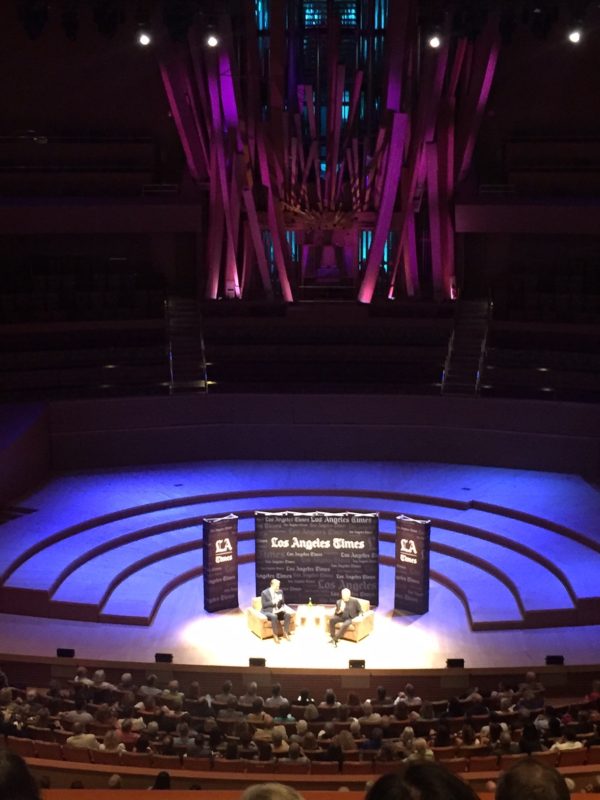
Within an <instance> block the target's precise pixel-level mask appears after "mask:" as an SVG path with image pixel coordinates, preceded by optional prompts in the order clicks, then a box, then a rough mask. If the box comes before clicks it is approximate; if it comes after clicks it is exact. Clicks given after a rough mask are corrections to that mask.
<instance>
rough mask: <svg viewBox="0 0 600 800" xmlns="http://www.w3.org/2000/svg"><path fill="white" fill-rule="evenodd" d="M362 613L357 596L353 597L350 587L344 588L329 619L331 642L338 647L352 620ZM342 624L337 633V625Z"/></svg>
mask: <svg viewBox="0 0 600 800" xmlns="http://www.w3.org/2000/svg"><path fill="white" fill-rule="evenodd" d="M361 614H362V609H361V607H360V603H359V602H358V600H357V599H356V597H352V596H351V594H350V589H342V592H341V597H340V599H339V600H338V601H337V603H336V604H335V611H334V614H333V616H332V617H331V619H330V620H329V635H330V636H331V639H330V640H329V643H330V644H334V645H335V646H336V647H337V643H338V640H339V639H340V638H341V637H342V636H343V635H344V633H345V632H346V631H347V630H348V628H349V627H350V625H352V620H353V619H354V618H355V617H358V616H360V615H361ZM337 625H340V626H341V627H340V629H339V631H337V633H336V626H337Z"/></svg>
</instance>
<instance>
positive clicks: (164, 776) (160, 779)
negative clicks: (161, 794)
mask: <svg viewBox="0 0 600 800" xmlns="http://www.w3.org/2000/svg"><path fill="white" fill-rule="evenodd" d="M150 788H151V789H170V788H171V776H170V775H169V773H168V772H165V771H164V770H162V771H161V772H159V773H158V775H157V776H156V778H155V779H154V783H153V784H152V786H151V787H150Z"/></svg>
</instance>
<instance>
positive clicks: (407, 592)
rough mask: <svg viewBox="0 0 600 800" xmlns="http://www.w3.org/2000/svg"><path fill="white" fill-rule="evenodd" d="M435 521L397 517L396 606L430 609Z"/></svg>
mask: <svg viewBox="0 0 600 800" xmlns="http://www.w3.org/2000/svg"><path fill="white" fill-rule="evenodd" d="M430 528H431V520H428V519H411V518H410V517H406V516H404V514H401V515H400V516H399V517H396V576H395V592H394V608H395V609H396V610H397V611H410V612H411V613H413V614H425V613H426V612H427V611H429V537H430Z"/></svg>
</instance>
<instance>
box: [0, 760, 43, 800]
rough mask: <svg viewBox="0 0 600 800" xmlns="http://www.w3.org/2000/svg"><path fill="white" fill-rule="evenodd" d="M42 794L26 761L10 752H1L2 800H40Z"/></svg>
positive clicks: (0, 779)
mask: <svg viewBox="0 0 600 800" xmlns="http://www.w3.org/2000/svg"><path fill="white" fill-rule="evenodd" d="M39 797H40V793H39V790H38V787H37V784H36V782H35V779H34V777H33V775H32V774H31V772H30V771H29V768H28V766H27V764H26V763H25V760H24V759H22V758H21V756H18V755H16V754H15V753H10V752H9V751H8V750H0V798H2V800H39Z"/></svg>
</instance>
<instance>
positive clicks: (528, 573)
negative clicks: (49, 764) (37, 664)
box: [0, 464, 600, 630]
mask: <svg viewBox="0 0 600 800" xmlns="http://www.w3.org/2000/svg"><path fill="white" fill-rule="evenodd" d="M239 466H240V465H238V467H239ZM242 466H243V467H244V468H245V469H247V465H242ZM261 466H262V465H258V469H257V472H259V473H260V472H261V471H262V472H264V470H261ZM283 466H284V469H283V471H282V472H281V473H280V474H279V475H278V476H277V478H278V480H273V478H274V475H275V473H274V471H273V469H272V468H271V470H272V471H271V473H270V475H269V477H270V479H271V482H270V483H268V484H264V485H263V487H260V486H259V485H258V480H257V475H256V474H255V473H254V471H253V470H249V471H248V472H247V477H248V484H249V486H248V488H247V489H246V490H243V489H241V488H240V485H239V482H240V481H239V477H240V476H239V475H237V474H236V475H235V479H234V480H232V479H231V478H232V474H231V472H229V469H228V468H222V465H219V468H218V469H216V470H215V471H214V473H213V474H212V475H211V480H210V481H206V475H204V476H203V477H204V478H205V479H204V480H203V481H202V483H203V485H204V486H206V488H207V489H209V490H210V491H207V492H205V493H200V492H197V493H196V492H195V493H194V494H193V495H187V496H183V495H182V496H177V493H173V492H172V491H171V487H174V488H184V487H182V486H178V485H177V483H171V484H170V486H169V490H168V491H163V493H162V496H163V498H164V499H163V500H159V501H158V502H157V501H156V494H154V496H153V497H152V493H151V492H150V491H149V488H150V486H151V483H152V477H153V471H152V470H150V471H149V472H148V473H146V474H145V476H144V477H143V479H142V478H141V476H139V475H138V479H139V480H138V481H137V483H138V485H137V486H136V485H135V484H136V481H134V482H133V484H134V485H133V487H132V482H131V476H130V475H128V474H127V473H126V472H125V473H117V474H114V473H111V474H110V476H109V477H108V479H107V480H106V481H105V482H103V483H101V481H102V479H103V478H105V476H104V475H102V474H99V475H98V476H96V479H97V481H98V482H99V485H98V486H97V487H96V489H95V491H94V488H93V486H92V485H91V483H90V476H83V477H82V478H81V483H82V487H80V488H83V493H84V494H86V493H87V494H88V495H92V496H93V497H94V501H95V502H94V503H92V504H88V505H86V506H85V508H86V509H87V508H90V510H92V511H96V512H103V513H97V514H95V515H90V516H89V517H87V516H86V514H85V513H83V512H82V511H78V512H77V510H76V509H74V508H73V505H72V504H71V505H70V506H69V509H68V512H67V513H65V514H62V513H61V511H60V503H61V502H62V503H63V504H64V503H66V502H67V500H68V496H69V494H70V492H71V491H72V490H73V489H74V488H77V482H78V476H68V477H66V478H65V479H57V480H56V481H55V482H54V483H53V485H52V486H51V487H50V490H49V491H46V492H45V491H44V490H42V492H41V495H44V494H46V498H45V499H46V501H48V496H50V497H51V502H49V503H48V502H47V504H46V505H44V506H43V507H41V506H40V505H39V504H38V508H39V511H38V515H39V516H38V517H37V518H36V520H35V524H34V525H32V526H30V527H29V529H28V530H27V531H25V528H26V524H25V523H26V522H27V521H29V520H22V519H20V520H14V521H12V522H9V523H6V524H5V525H4V526H3V534H4V536H5V541H6V544H7V547H6V548H3V553H2V556H0V564H1V565H2V569H3V576H4V579H3V583H2V586H1V587H0V603H1V608H2V610H4V611H15V610H16V609H17V608H18V610H19V612H20V613H36V614H40V613H44V614H46V615H48V616H54V617H59V618H65V619H90V620H99V621H108V622H123V623H134V624H149V623H150V622H151V620H152V618H153V616H154V614H155V613H156V611H157V609H158V608H159V606H160V604H161V602H162V601H163V599H164V598H165V597H166V595H167V594H168V593H169V592H170V591H171V590H172V589H173V588H175V587H176V586H178V585H181V584H182V583H184V582H186V581H189V580H196V579H199V580H201V577H200V576H201V573H202V550H201V520H202V517H203V516H206V515H208V516H210V515H216V514H225V513H230V512H233V513H237V514H239V515H240V522H239V530H240V537H241V540H240V556H241V558H242V560H243V561H248V560H253V557H254V554H253V541H252V533H253V519H252V515H253V511H254V510H268V509H286V508H290V509H301V508H302V509H323V510H330V509H331V510H334V509H338V510H340V509H348V510H363V511H377V512H379V513H380V533H381V544H380V558H381V559H382V564H389V563H390V562H391V560H393V557H394V547H393V543H392V541H393V534H394V516H395V515H396V514H399V513H405V514H408V515H411V516H425V517H427V518H430V519H432V537H431V541H432V556H431V570H432V580H433V581H437V582H439V583H441V584H442V585H444V586H445V587H446V588H449V589H450V590H451V591H453V592H454V593H455V594H456V596H457V597H459V599H460V600H461V602H462V603H463V605H464V607H465V612H466V614H467V617H468V620H469V623H470V625H471V627H472V628H473V629H474V630H485V629H502V628H507V629H510V628H517V627H544V626H549V625H573V624H577V623H581V624H596V623H598V622H600V597H598V588H597V575H598V569H599V568H600V543H599V542H598V541H597V540H596V539H595V538H594V536H593V533H591V531H592V525H591V524H590V525H589V529H588V530H585V528H586V527H588V525H587V523H586V525H585V526H584V527H583V532H582V529H579V530H571V529H569V528H568V526H567V525H566V524H565V522H566V518H565V515H564V513H561V515H560V516H559V518H558V519H556V518H554V519H552V518H550V519H545V518H542V517H536V515H535V514H533V513H532V509H531V508H527V507H524V506H523V505H522V503H523V500H524V494H523V491H522V489H521V487H519V490H518V491H515V489H514V486H512V492H511V494H512V496H513V497H515V499H516V500H518V501H519V502H518V504H517V503H515V506H511V505H507V506H504V505H501V504H500V503H499V502H498V501H499V500H500V499H504V497H505V495H506V490H507V487H506V485H505V483H506V478H507V476H506V475H504V473H507V472H510V476H509V480H508V483H510V484H511V485H512V484H514V483H515V481H516V479H517V477H518V475H517V476H516V475H515V473H514V471H507V470H496V471H494V470H491V469H489V468H486V469H484V470H478V473H481V474H480V475H478V478H479V484H480V485H479V486H476V489H477V492H476V494H477V497H472V495H473V494H474V493H475V492H474V489H473V487H472V486H471V485H470V484H472V483H477V481H473V480H472V478H473V475H472V474H470V475H468V476H467V477H468V480H469V486H459V484H460V481H457V480H455V478H456V469H457V468H455V467H453V468H450V475H449V476H448V480H447V482H446V483H444V482H443V481H441V475H440V474H439V466H440V465H428V466H429V467H431V466H433V467H434V472H437V473H438V474H437V475H436V478H437V481H436V482H437V484H438V485H437V486H435V487H434V488H436V489H438V491H439V494H433V493H432V494H430V495H426V494H424V493H416V492H412V491H411V492H408V491H405V488H407V487H408V488H410V489H413V488H415V487H414V486H413V485H411V484H412V483H414V476H413V475H410V474H407V470H405V472H404V473H403V475H402V477H403V478H404V480H403V481H402V482H401V484H400V486H399V485H398V483H396V484H395V485H396V486H397V487H398V488H397V489H396V490H395V491H394V490H393V489H392V486H391V483H392V481H391V480H390V477H391V478H393V477H395V475H394V473H395V472H396V473H397V470H398V465H388V470H387V472H386V470H385V469H384V466H385V465H383V466H382V465H376V469H375V470H372V469H371V468H372V467H373V465H371V464H368V465H361V466H362V470H363V473H364V474H363V478H364V480H363V482H362V486H360V487H358V486H357V485H356V483H357V475H356V465H351V466H352V467H353V469H351V470H350V471H349V470H348V469H347V467H348V465H336V467H338V466H339V467H341V469H340V470H337V469H336V470H331V468H330V470H329V480H328V481H327V482H324V483H323V485H322V486H321V487H320V488H319V489H317V488H315V485H314V483H313V484H312V486H310V487H307V486H304V487H303V486H301V485H300V484H299V485H298V486H294V485H293V484H290V481H291V480H292V479H294V478H296V479H297V473H298V470H297V468H290V465H289V464H284V465H283ZM325 466H326V465H322V464H320V465H318V467H319V468H318V469H317V470H316V472H317V473H318V474H319V475H320V477H321V478H324V469H325ZM411 466H412V467H413V468H414V467H415V465H411ZM417 466H419V465H417ZM313 467H314V465H311V472H310V478H311V481H314V480H315V474H314V472H313V471H312V468H313ZM186 469H187V470H188V472H187V473H186V475H187V480H186V485H185V488H188V489H189V478H190V472H189V470H190V469H191V468H190V467H187V468H186V467H185V466H179V467H170V468H164V470H163V471H162V472H161V473H160V481H158V482H159V483H160V484H161V488H163V489H164V488H165V486H166V484H165V477H166V480H167V481H168V480H171V481H172V480H173V479H174V478H175V479H176V478H177V475H178V472H179V473H181V472H182V471H185V470H186ZM198 469H199V470H200V471H204V472H206V471H207V470H208V469H209V467H207V466H206V465H204V466H202V467H201V468H198ZM465 469H471V470H472V469H474V468H465ZM158 472H159V471H158V470H156V471H155V475H154V477H156V473H158ZM192 472H193V469H192ZM373 472H375V474H376V475H378V476H379V478H381V477H382V475H384V474H385V477H386V480H380V481H379V485H378V486H377V487H376V488H375V487H371V488H365V486H366V487H368V484H372V482H373ZM491 472H496V473H499V475H498V476H496V477H497V478H498V480H499V483H498V486H497V488H496V489H495V490H494V486H493V482H492V483H490V481H489V480H488V479H489V478H490V473H491ZM340 473H341V474H340ZM343 473H347V474H345V475H344V474H343ZM452 473H454V475H452ZM264 477H265V476H264V475H263V478H264ZM349 477H351V478H352V479H351V480H348V482H347V484H345V485H344V486H343V488H342V485H341V480H342V478H346V479H348V478H349ZM396 477H397V475H396ZM430 477H431V476H430ZM550 477H551V478H552V480H551V481H550ZM482 478H485V479H486V481H487V486H484V485H483V484H484V483H486V481H483V480H482ZM500 478H504V480H500ZM526 479H527V481H528V492H530V493H531V492H532V491H533V488H534V487H533V485H532V476H531V474H529V473H527V474H526ZM561 479H564V483H561ZM61 481H63V483H62V484H61ZM579 481H580V479H574V478H573V476H548V475H546V474H543V473H540V474H539V486H538V490H540V487H543V486H544V485H547V484H548V483H550V484H551V485H552V487H553V489H554V490H555V492H554V493H555V495H556V496H557V497H559V498H560V502H561V510H562V511H564V503H565V502H566V501H567V494H568V491H570V493H571V494H570V499H569V502H570V503H571V504H572V505H573V509H574V511H575V510H576V511H577V514H576V516H577V519H578V521H579V522H580V523H581V521H582V513H581V499H582V497H585V498H586V499H587V500H589V501H591V500H593V501H594V502H590V503H589V505H590V508H591V509H592V510H594V511H595V510H596V504H597V506H598V510H600V502H598V499H597V496H596V495H594V494H593V493H592V494H589V493H587V491H585V490H586V489H590V487H587V485H586V484H583V485H582V483H581V482H579ZM306 482H307V481H306V480H305V484H306ZM194 483H195V484H197V483H198V482H197V481H194ZM517 483H518V481H517ZM278 484H279V485H278ZM282 484H283V485H282ZM286 484H287V485H286ZM61 486H62V495H63V496H62V498H61ZM228 487H230V488H229V490H228ZM194 488H197V485H195V486H194ZM428 488H429V487H428ZM575 488H577V489H578V490H579V491H578V492H575V491H574V489H575ZM500 489H501V490H500ZM219 490H220V491H219ZM467 490H468V494H469V496H468V497H465V496H464V495H465V493H466V492H467ZM596 494H597V493H596ZM173 495H175V496H173ZM532 498H533V502H532V505H533V506H536V507H537V508H536V509H534V510H545V511H546V512H548V510H552V508H551V506H550V504H549V503H547V504H546V507H545V508H544V509H541V508H540V506H541V504H540V502H539V491H538V494H534V495H532ZM32 499H33V498H32ZM103 499H104V500H105V501H106V502H104V503H102V500H103ZM134 499H137V500H140V501H141V502H140V503H139V504H138V505H135V504H134V503H132V502H131V501H132V500H134ZM578 500H579V502H578ZM71 503H72V498H71ZM27 505H31V499H30V500H28V501H27ZM57 521H60V522H64V521H66V522H67V524H66V525H64V526H62V527H60V526H58V525H57V524H56V523H57ZM584 522H585V520H584ZM13 523H14V524H13ZM384 572H385V574H387V572H389V571H384V570H383V569H382V575H383V574H384Z"/></svg>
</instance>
